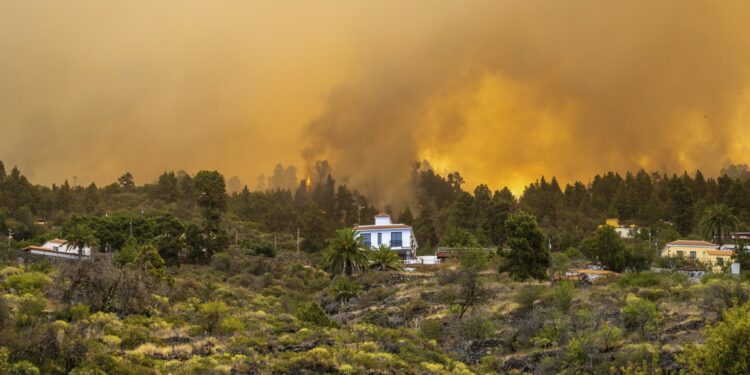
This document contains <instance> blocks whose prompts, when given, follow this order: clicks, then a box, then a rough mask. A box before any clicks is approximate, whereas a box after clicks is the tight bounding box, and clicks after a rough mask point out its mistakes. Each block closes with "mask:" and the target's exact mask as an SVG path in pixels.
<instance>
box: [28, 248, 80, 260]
mask: <svg viewBox="0 0 750 375" xmlns="http://www.w3.org/2000/svg"><path fill="white" fill-rule="evenodd" d="M29 253H31V254H37V255H44V256H48V257H54V258H65V259H78V255H74V254H69V253H54V252H51V251H44V250H29Z"/></svg>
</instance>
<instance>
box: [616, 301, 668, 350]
mask: <svg viewBox="0 0 750 375" xmlns="http://www.w3.org/2000/svg"><path fill="white" fill-rule="evenodd" d="M621 312H622V315H623V319H624V320H625V326H626V327H628V328H631V329H637V330H639V331H640V332H641V337H642V338H644V339H645V338H646V332H647V331H650V330H652V329H654V328H655V326H656V321H657V319H658V318H659V317H660V315H661V314H660V313H659V310H658V309H657V308H656V305H655V304H654V303H653V302H650V301H647V300H645V299H642V298H638V297H636V296H635V295H633V294H628V296H627V297H626V298H625V306H624V307H623V308H622V310H621Z"/></svg>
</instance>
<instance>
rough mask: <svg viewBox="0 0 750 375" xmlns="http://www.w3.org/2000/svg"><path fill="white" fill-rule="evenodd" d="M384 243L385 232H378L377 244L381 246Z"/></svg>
mask: <svg viewBox="0 0 750 375" xmlns="http://www.w3.org/2000/svg"><path fill="white" fill-rule="evenodd" d="M382 244H383V233H378V243H376V245H378V246H380V245H382Z"/></svg>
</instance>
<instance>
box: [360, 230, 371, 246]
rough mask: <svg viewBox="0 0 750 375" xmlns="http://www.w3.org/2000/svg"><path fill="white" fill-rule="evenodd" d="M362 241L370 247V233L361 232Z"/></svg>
mask: <svg viewBox="0 0 750 375" xmlns="http://www.w3.org/2000/svg"><path fill="white" fill-rule="evenodd" d="M362 243H364V244H365V246H367V247H371V245H370V233H362Z"/></svg>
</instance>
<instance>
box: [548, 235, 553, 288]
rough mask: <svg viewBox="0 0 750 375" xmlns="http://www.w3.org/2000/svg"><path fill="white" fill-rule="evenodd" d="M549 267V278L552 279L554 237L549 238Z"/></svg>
mask: <svg viewBox="0 0 750 375" xmlns="http://www.w3.org/2000/svg"><path fill="white" fill-rule="evenodd" d="M547 265H548V269H549V271H548V272H549V277H550V278H552V237H547Z"/></svg>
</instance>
